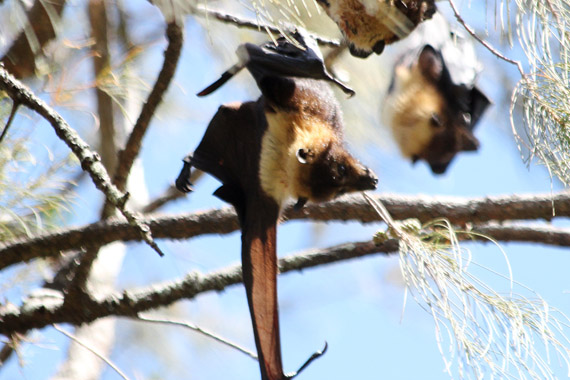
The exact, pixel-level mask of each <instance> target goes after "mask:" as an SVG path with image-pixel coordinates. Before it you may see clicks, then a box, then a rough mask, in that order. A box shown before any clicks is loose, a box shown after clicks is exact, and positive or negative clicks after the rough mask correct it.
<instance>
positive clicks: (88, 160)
mask: <svg viewBox="0 0 570 380" xmlns="http://www.w3.org/2000/svg"><path fill="white" fill-rule="evenodd" d="M0 89H2V90H4V91H6V92H7V93H8V95H9V96H10V97H11V98H12V100H13V101H15V102H18V103H21V104H23V105H25V106H26V107H28V108H30V109H32V110H34V111H35V112H37V113H38V114H40V115H41V116H42V117H43V118H44V119H46V120H47V121H48V122H49V123H50V124H51V126H52V127H53V128H54V130H55V133H56V134H57V136H58V137H59V138H60V139H61V140H63V141H64V142H65V143H66V144H67V146H68V147H69V148H70V149H71V151H72V152H73V153H74V154H75V156H76V157H77V158H78V159H79V162H80V163H81V168H82V169H83V170H85V171H86V172H88V173H89V176H90V177H91V180H92V181H93V183H94V184H95V186H96V187H97V188H98V189H99V190H101V191H102V192H103V194H105V197H106V198H107V200H109V202H111V204H113V205H114V206H115V207H117V208H118V209H119V210H120V211H121V213H122V214H123V215H124V216H125V218H127V220H128V222H129V224H130V225H132V226H133V227H134V228H135V229H136V230H137V232H138V234H140V237H141V238H142V239H143V240H144V241H145V242H146V243H147V244H148V245H150V246H151V247H152V248H153V249H154V250H155V251H156V252H158V253H159V254H160V255H163V253H162V252H161V250H160V248H159V247H158V246H157V245H156V243H155V241H154V240H153V238H152V234H151V232H150V229H149V228H148V226H146V225H145V224H144V223H142V222H140V220H139V219H140V217H139V215H138V214H136V213H133V212H132V211H130V210H128V209H127V208H126V207H125V203H126V201H127V199H128V194H125V193H123V192H121V191H119V190H118V189H117V188H116V187H115V186H114V185H113V184H112V183H111V179H110V178H109V175H108V173H107V171H106V170H105V167H103V165H102V164H101V162H100V158H99V155H98V154H97V153H96V152H94V151H93V150H92V149H91V148H90V147H89V145H88V144H87V143H86V142H85V141H83V140H82V139H81V137H80V136H79V135H78V134H77V132H75V130H73V129H72V128H71V127H70V126H69V124H67V122H66V121H65V120H64V119H63V118H62V117H61V115H59V114H58V113H57V112H56V111H55V110H53V109H52V108H51V107H50V106H48V105H47V104H46V103H45V102H44V101H43V100H41V99H40V98H38V97H37V96H35V95H34V94H33V93H32V91H30V89H29V88H27V87H26V86H24V85H23V84H22V83H21V82H19V81H18V80H17V79H16V78H14V76H12V75H11V74H10V73H8V72H7V71H6V70H5V69H4V68H2V67H0Z"/></svg>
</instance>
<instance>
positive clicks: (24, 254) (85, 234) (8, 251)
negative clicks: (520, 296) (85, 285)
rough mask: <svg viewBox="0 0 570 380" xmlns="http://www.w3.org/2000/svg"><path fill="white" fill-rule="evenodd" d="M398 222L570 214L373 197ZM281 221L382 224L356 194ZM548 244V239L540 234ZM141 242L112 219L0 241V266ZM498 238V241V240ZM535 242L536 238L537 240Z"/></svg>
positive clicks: (231, 223) (538, 201)
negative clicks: (34, 235) (23, 238)
mask: <svg viewBox="0 0 570 380" xmlns="http://www.w3.org/2000/svg"><path fill="white" fill-rule="evenodd" d="M375 198H376V199H378V200H379V201H381V202H382V203H383V204H384V205H385V206H386V208H387V209H388V211H389V212H390V214H391V215H392V217H393V218H394V219H397V220H402V219H408V218H417V219H419V220H420V221H421V222H427V221H430V220H434V219H437V218H446V219H448V220H449V221H450V222H451V223H453V224H456V225H465V224H467V223H486V222H489V221H507V220H524V219H528V220H531V219H544V220H551V219H552V218H553V217H554V211H556V216H558V217H569V216H570V194H565V193H560V194H537V195H510V196H496V197H485V198H459V197H427V196H398V195H375ZM284 219H285V220H302V219H311V220H316V221H333V220H337V221H350V220H355V221H360V222H362V223H372V222H380V221H381V220H380V217H379V216H378V214H377V213H376V212H375V211H374V210H372V209H371V208H370V206H369V205H368V203H367V202H366V201H365V200H364V198H363V197H362V196H360V195H352V196H345V197H342V198H340V199H337V200H335V201H332V202H327V203H322V204H309V205H307V206H306V207H305V208H304V209H303V210H301V211H294V210H293V208H292V207H288V208H287V209H286V210H285V212H284ZM141 222H142V223H144V224H145V225H146V226H148V227H149V228H150V230H151V231H152V234H153V235H154V236H155V237H156V238H164V239H188V238H191V237H194V236H198V235H203V234H228V233H230V232H233V231H236V230H237V229H238V228H239V224H238V220H237V217H236V215H235V212H234V211H233V209H232V208H230V207H226V208H222V209H216V210H210V211H205V212H198V213H193V214H188V215H176V216H160V217H151V218H146V219H143V220H141ZM542 236H543V237H544V238H545V239H546V240H545V241H544V242H545V243H546V244H554V243H552V241H551V240H549V239H550V238H547V237H546V235H542ZM118 240H121V241H140V240H141V237H140V235H139V233H138V230H137V229H136V227H133V226H132V225H130V224H129V223H126V222H122V221H118V220H116V219H113V220H108V221H101V222H97V223H93V224H90V225H87V226H83V227H75V228H68V229H62V230H59V231H55V232H51V233H48V234H45V235H41V236H37V237H35V238H31V239H25V240H17V241H12V242H7V243H0V269H1V268H5V267H7V266H10V265H13V264H17V263H20V262H25V261H29V260H32V259H34V258H43V257H53V256H57V255H59V254H60V253H61V252H63V251H67V250H72V249H77V248H78V247H84V248H87V247H94V246H99V245H104V244H108V243H111V242H113V241H118ZM501 240H502V239H501ZM537 242H538V241H537Z"/></svg>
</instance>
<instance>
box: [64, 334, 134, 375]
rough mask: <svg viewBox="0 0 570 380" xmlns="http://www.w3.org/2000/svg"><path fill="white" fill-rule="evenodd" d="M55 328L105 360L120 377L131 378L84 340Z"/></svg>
mask: <svg viewBox="0 0 570 380" xmlns="http://www.w3.org/2000/svg"><path fill="white" fill-rule="evenodd" d="M53 328H54V329H56V330H57V331H59V332H60V333H62V334H63V335H65V336H66V337H68V338H69V339H71V340H73V341H74V342H75V343H77V344H79V345H80V346H81V347H84V348H85V349H86V350H88V351H90V352H91V353H92V354H93V355H95V356H97V357H98V358H99V359H101V360H103V361H104V362H105V363H106V364H107V365H108V366H109V367H111V368H112V369H113V370H114V371H115V372H116V373H117V374H118V375H119V376H121V377H122V378H123V379H125V380H129V378H128V377H127V375H125V374H124V373H123V371H121V370H120V369H119V367H117V366H116V365H115V364H114V363H113V362H112V361H111V359H109V358H107V357H106V356H104V355H103V354H101V353H100V352H99V351H97V350H96V349H95V348H93V347H90V346H89V345H88V344H87V343H85V342H83V341H82V340H80V339H78V338H77V337H75V336H74V335H72V334H70V333H68V332H67V331H65V330H64V329H62V328H60V327H59V326H58V325H56V324H54V325H53Z"/></svg>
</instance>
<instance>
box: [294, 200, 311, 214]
mask: <svg viewBox="0 0 570 380" xmlns="http://www.w3.org/2000/svg"><path fill="white" fill-rule="evenodd" d="M307 201H308V199H307V198H303V197H301V198H299V199H298V200H297V203H295V205H294V206H293V210H295V211H300V210H302V209H303V207H304V206H305V204H306V203H307Z"/></svg>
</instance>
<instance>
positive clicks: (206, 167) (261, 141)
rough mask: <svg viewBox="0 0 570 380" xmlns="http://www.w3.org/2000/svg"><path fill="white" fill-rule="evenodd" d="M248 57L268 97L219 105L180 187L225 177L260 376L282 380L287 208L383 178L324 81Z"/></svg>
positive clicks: (221, 193) (368, 186) (224, 195)
mask: <svg viewBox="0 0 570 380" xmlns="http://www.w3.org/2000/svg"><path fill="white" fill-rule="evenodd" d="M289 48H291V49H293V46H292V45H291V46H289V47H288V49H289ZM301 56H302V54H301ZM271 59H272V61H271V62H273V63H274V62H277V65H278V62H279V60H277V61H274V60H273V58H271ZM249 62H253V63H254V64H253V65H252V66H251V67H250V65H248V64H246V67H247V68H248V69H249V71H250V72H251V73H252V75H253V76H254V78H255V79H256V82H257V84H258V86H259V88H260V90H261V93H262V96H261V97H260V98H259V99H258V100H257V101H255V102H245V103H232V104H227V105H223V106H221V107H220V108H219V109H218V112H217V113H216V115H215V116H214V118H213V119H212V121H211V122H210V124H209V125H208V128H207V130H206V133H205V134H204V137H203V138H202V141H201V142H200V144H199V145H198V147H197V148H196V150H195V151H194V154H193V155H192V156H189V157H187V158H186V159H185V164H184V167H183V169H182V171H181V173H180V175H179V177H178V179H177V181H176V184H177V187H178V188H179V189H181V190H182V191H188V190H190V189H191V184H190V183H189V180H188V178H189V174H190V168H191V167H195V168H197V169H200V170H203V171H205V172H207V173H210V174H211V175H213V176H214V177H216V178H218V179H219V180H220V181H221V182H222V186H221V187H220V188H219V189H217V190H216V191H215V193H214V195H216V196H217V197H219V198H220V199H222V200H224V201H226V202H228V203H230V204H232V205H233V206H234V207H235V209H236V212H237V214H238V217H239V221H240V225H241V230H242V268H243V280H244V284H245V288H246V292H247V296H248V303H249V308H250V313H251V318H252V323H253V330H254V336H255V342H256V347H257V352H258V356H259V364H260V368H261V376H262V379H263V380H282V379H287V378H292V377H293V376H294V375H295V374H296V373H295V374H293V375H284V374H283V366H282V360H281V345H280V335H279V315H278V304H277V272H278V268H277V254H276V226H277V222H278V219H279V215H280V210H281V207H282V206H283V204H284V202H285V201H286V200H287V199H288V198H294V199H296V200H297V204H296V207H302V206H303V205H304V204H305V202H307V201H314V202H321V201H326V200H329V199H332V198H334V197H336V196H337V195H340V194H343V193H347V192H352V191H362V190H372V189H375V188H376V184H377V182H378V180H377V178H376V176H375V175H374V174H373V173H372V172H371V171H370V170H369V169H368V168H366V167H364V166H362V165H361V164H360V163H358V161H357V160H356V159H355V158H354V157H352V155H350V153H348V152H347V150H346V149H345V147H344V145H343V137H342V129H343V121H342V113H341V110H340V107H339V104H338V102H337V101H336V99H335V97H334V95H333V93H332V91H331V89H330V88H329V86H328V85H327V84H326V83H324V81H322V80H314V79H309V78H299V77H293V76H288V75H287V72H288V70H289V69H290V67H288V66H286V65H285V66H283V67H278V68H277V69H272V68H271V66H265V67H263V68H262V69H260V66H258V63H259V60H257V59H256V60H250V61H249ZM302 64H303V62H302V60H300V61H299V63H298V65H299V67H300V66H301V65H302ZM278 66H279V65H278ZM283 69H284V70H285V71H283ZM294 74H296V72H295V73H294ZM320 354H321V353H316V354H315V355H313V356H312V357H311V358H310V359H309V360H308V361H307V363H305V365H303V366H302V367H301V369H303V368H304V367H305V366H306V364H308V363H309V362H310V361H311V360H313V359H315V358H316V357H318V356H319V355H320ZM301 369H300V370H301ZM300 370H299V371H297V373H299V372H300Z"/></svg>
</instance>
